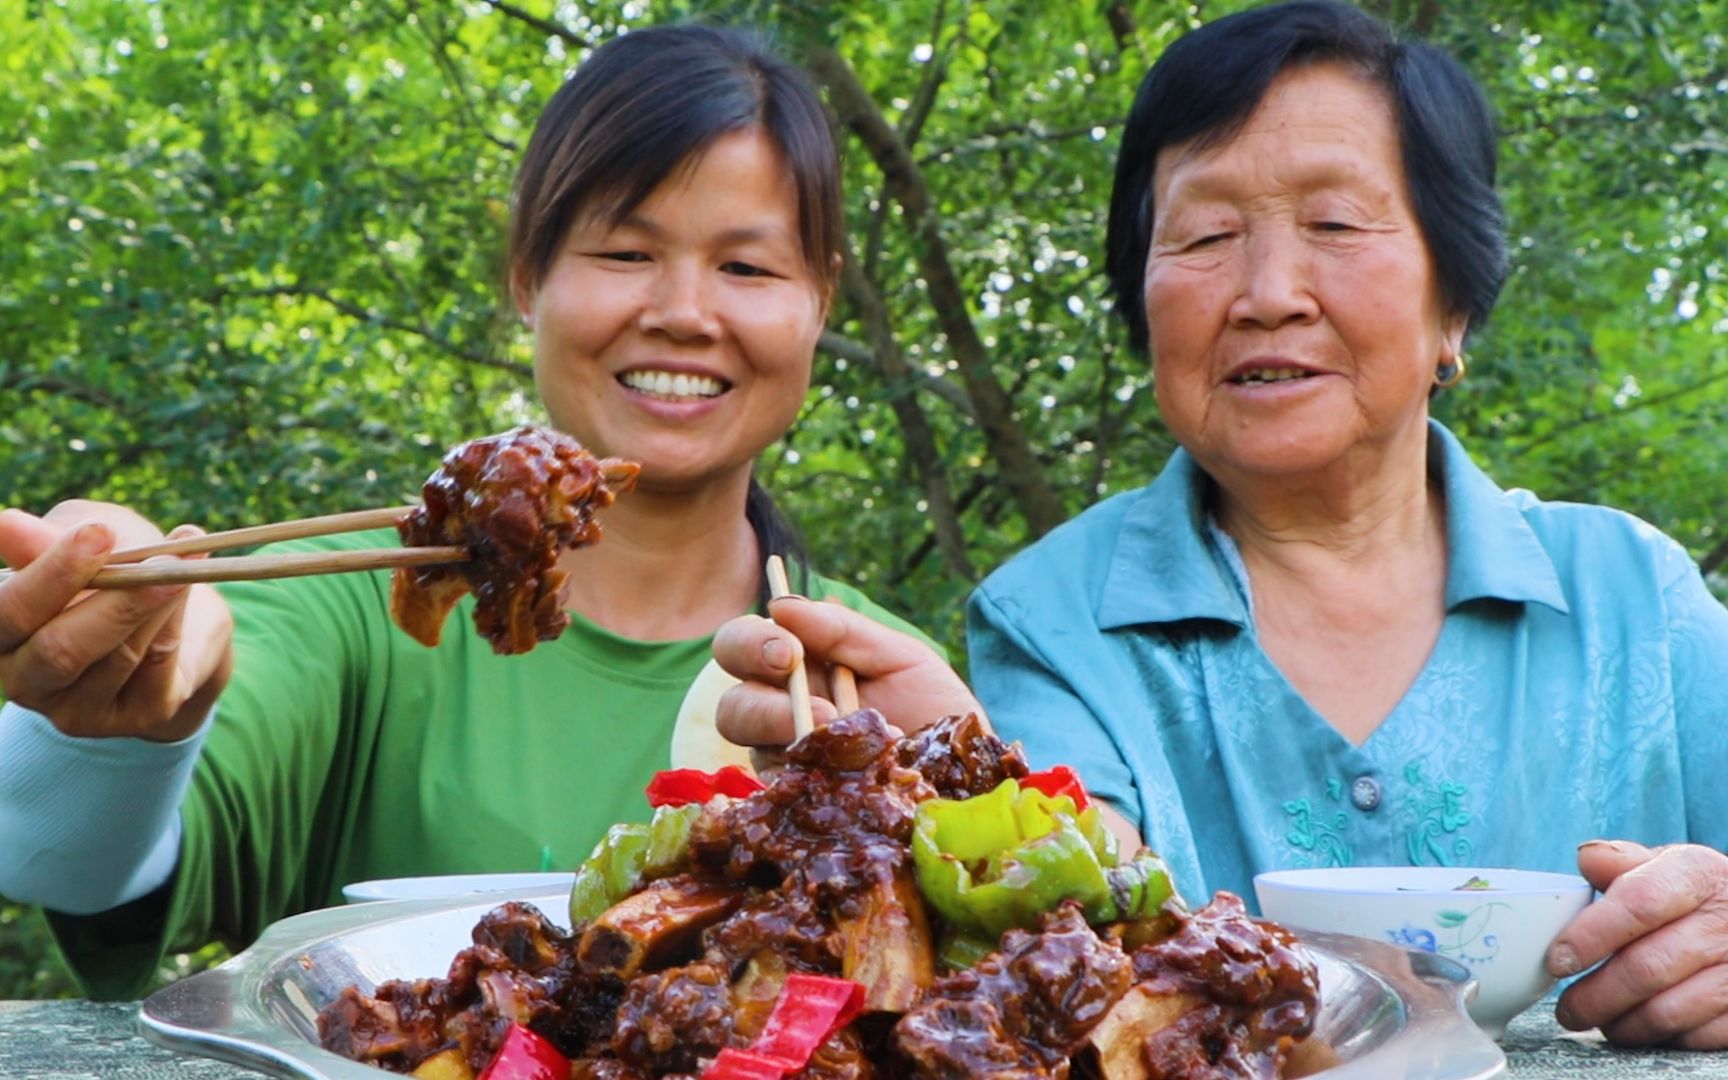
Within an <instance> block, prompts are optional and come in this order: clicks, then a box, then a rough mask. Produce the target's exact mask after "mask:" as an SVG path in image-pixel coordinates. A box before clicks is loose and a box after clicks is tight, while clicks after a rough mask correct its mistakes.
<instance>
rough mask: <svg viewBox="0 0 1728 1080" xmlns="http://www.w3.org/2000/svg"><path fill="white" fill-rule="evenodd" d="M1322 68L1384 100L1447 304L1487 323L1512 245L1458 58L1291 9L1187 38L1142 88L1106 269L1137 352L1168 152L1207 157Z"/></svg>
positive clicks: (1489, 145) (1374, 25)
mask: <svg viewBox="0 0 1728 1080" xmlns="http://www.w3.org/2000/svg"><path fill="white" fill-rule="evenodd" d="M1325 61H1336V62H1339V63H1343V64H1346V65H1349V66H1350V67H1353V68H1354V69H1356V70H1357V71H1358V72H1359V73H1360V74H1362V76H1363V77H1364V78H1366V79H1367V80H1368V81H1370V82H1372V83H1374V84H1375V85H1377V86H1379V87H1380V88H1381V89H1382V90H1384V91H1385V93H1386V96H1387V98H1388V100H1389V102H1390V103H1391V105H1392V109H1393V113H1394V115H1395V117H1396V119H1397V123H1398V132H1399V136H1400V140H1401V147H1400V149H1401V152H1402V156H1403V161H1404V174H1405V179H1406V182H1407V183H1408V184H1409V194H1410V203H1411V206H1412V207H1413V209H1414V210H1415V214H1416V223H1417V225H1418V226H1419V227H1420V228H1421V230H1422V237H1423V239H1424V240H1425V241H1426V242H1427V245H1428V251H1429V254H1430V255H1431V257H1432V258H1433V260H1434V268H1435V274H1436V276H1437V278H1438V280H1439V285H1440V296H1441V300H1442V301H1443V302H1444V303H1445V304H1446V307H1447V309H1448V310H1449V311H1451V312H1454V313H1457V312H1462V313H1464V314H1465V315H1466V316H1467V317H1468V320H1469V321H1468V328H1469V330H1471V331H1474V330H1475V329H1476V328H1478V327H1480V326H1481V325H1482V324H1483V323H1484V322H1486V321H1487V319H1488V313H1489V312H1491V311H1492V310H1493V309H1494V301H1495V298H1496V297H1498V296H1499V295H1500V287H1501V285H1503V284H1505V281H1506V239H1505V212H1504V211H1503V210H1502V208H1501V206H1500V196H1499V195H1498V194H1497V193H1496V192H1495V190H1494V173H1495V167H1496V163H1495V142H1494V139H1495V133H1494V118H1493V116H1492V115H1491V114H1490V112H1489V109H1488V101H1487V99H1486V98H1485V97H1484V96H1483V94H1482V90H1481V88H1480V87H1479V86H1477V85H1476V81H1475V80H1474V79H1472V78H1471V77H1470V75H1469V73H1468V72H1466V71H1465V70H1464V68H1463V67H1462V66H1460V65H1459V63H1458V62H1457V61H1456V60H1453V59H1452V58H1451V57H1450V56H1447V55H1446V54H1445V53H1443V52H1441V51H1440V50H1438V49H1436V48H1434V47H1433V46H1430V45H1427V44H1424V43H1422V42H1419V41H1408V42H1400V41H1398V40H1397V39H1396V38H1395V37H1394V36H1393V35H1392V32H1391V30H1390V29H1389V28H1388V27H1387V26H1386V24H1384V23H1382V22H1381V21H1380V20H1378V19H1376V18H1374V17H1373V16H1371V15H1368V14H1366V13H1365V12H1362V11H1359V10H1357V9H1356V8H1353V7H1350V6H1348V5H1346V4H1340V3H1332V2H1329V0H1293V2H1291V3H1284V4H1274V5H1272V6H1270V7H1263V8H1257V9H1254V10H1252V11H1243V12H1239V13H1237V14H1235V15H1230V16H1227V17H1225V18H1222V19H1219V20H1218V21H1217V22H1214V23H1208V24H1207V25H1205V26H1203V27H1201V28H1199V29H1198V30H1195V31H1193V32H1191V33H1189V34H1187V35H1185V36H1183V37H1182V38H1180V39H1178V40H1177V41H1176V42H1175V44H1173V45H1171V46H1170V47H1169V48H1168V49H1166V50H1164V55H1163V56H1161V57H1159V58H1158V62H1157V63H1156V64H1154V65H1152V70H1151V71H1148V72H1147V73H1146V78H1145V79H1144V80H1143V81H1142V82H1141V83H1140V90H1139V92H1138V93H1137V94H1136V95H1135V97H1134V107H1133V108H1132V109H1131V110H1130V111H1129V113H1128V123H1127V126H1126V128H1125V130H1124V131H1123V135H1122V149H1121V151H1120V154H1119V156H1118V157H1117V159H1116V184H1115V188H1114V189H1113V190H1112V192H1111V195H1110V224H1109V229H1108V232H1107V234H1106V239H1105V255H1104V262H1105V270H1106V272H1107V273H1108V274H1109V276H1110V289H1111V292H1112V293H1113V294H1114V296H1115V301H1116V310H1117V311H1118V312H1120V313H1121V315H1122V318H1123V319H1124V320H1125V321H1126V322H1127V324H1128V340H1129V344H1130V345H1131V346H1132V347H1133V348H1134V349H1135V350H1136V351H1138V352H1142V353H1144V352H1145V351H1146V349H1147V344H1148V343H1147V336H1148V332H1147V326H1146V308H1145V302H1144V299H1143V297H1142V293H1143V291H1144V288H1145V279H1146V253H1147V248H1148V246H1149V245H1150V243H1151V234H1152V211H1153V207H1152V176H1153V172H1154V170H1155V169H1156V167H1157V163H1158V153H1159V151H1161V150H1163V149H1165V148H1166V147H1169V146H1174V145H1176V144H1179V143H1185V142H1189V141H1190V140H1194V141H1196V142H1197V143H1198V144H1199V145H1201V146H1209V145H1216V144H1218V143H1221V142H1224V141H1226V140H1228V139H1229V138H1230V137H1231V136H1233V135H1234V134H1235V133H1236V132H1237V131H1239V130H1240V129H1241V127H1242V125H1243V124H1244V123H1246V122H1247V120H1248V118H1249V116H1250V115H1252V114H1253V112H1254V109H1255V107H1256V106H1258V105H1259V104H1260V99H1261V98H1263V97H1265V95H1266V91H1267V89H1268V88H1269V87H1270V86H1271V85H1272V82H1273V80H1275V79H1276V78H1277V77H1278V76H1279V75H1280V74H1281V73H1282V72H1284V71H1285V70H1286V69H1288V68H1293V67H1299V66H1302V65H1305V64H1313V63H1320V62H1325Z"/></svg>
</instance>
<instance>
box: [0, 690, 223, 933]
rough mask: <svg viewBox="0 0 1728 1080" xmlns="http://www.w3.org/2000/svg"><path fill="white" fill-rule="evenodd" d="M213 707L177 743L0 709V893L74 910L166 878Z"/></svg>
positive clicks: (97, 907)
mask: <svg viewBox="0 0 1728 1080" xmlns="http://www.w3.org/2000/svg"><path fill="white" fill-rule="evenodd" d="M214 716H215V712H214V711H212V712H211V714H210V716H209V717H206V718H205V720H204V723H203V725H202V726H201V727H199V729H198V730H197V731H196V732H195V733H193V734H192V735H190V736H188V737H186V738H185V739H182V740H180V741H178V742H171V743H161V742H153V741H151V740H148V739H129V738H107V739H86V738H74V737H72V736H69V735H65V734H62V733H61V732H60V731H59V729H57V728H55V727H54V725H53V724H52V723H51V722H49V720H48V718H47V717H45V716H43V715H42V714H41V713H38V712H33V711H31V710H29V709H26V708H23V707H21V706H19V705H16V704H13V703H11V702H8V703H7V704H6V705H5V707H4V708H0V894H3V895H5V896H7V897H8V898H10V899H12V900H14V901H17V902H19V903H25V904H37V905H40V906H42V907H45V908H50V909H52V910H54V911H63V912H66V913H68V914H73V915H90V914H94V913H96V912H99V911H107V910H108V909H110V908H113V907H118V906H119V905H121V904H124V903H127V902H128V901H131V900H136V899H138V898H139V897H142V896H145V895H147V894H149V893H151V892H153V891H154V890H156V889H157V888H159V887H161V886H162V885H163V884H164V883H165V882H167V880H168V879H169V877H170V876H172V875H173V873H174V867H175V865H176V864H177V863H178V862H179V858H180V809H179V808H180V800H181V798H182V797H183V796H184V795H185V793H186V788H187V785H188V784H190V783H191V781H192V769H193V767H194V766H195V765H196V764H197V763H198V753H199V750H200V749H201V748H202V747H203V745H204V736H205V734H206V733H207V732H208V731H209V730H210V724H211V720H212V718H213V717H214Z"/></svg>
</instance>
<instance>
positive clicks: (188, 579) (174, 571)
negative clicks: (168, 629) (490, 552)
mask: <svg viewBox="0 0 1728 1080" xmlns="http://www.w3.org/2000/svg"><path fill="white" fill-rule="evenodd" d="M412 509H414V507H413V506H388V507H382V508H380V509H377V510H356V511H352V512H349V513H345V514H325V515H323V516H321V517H311V518H300V519H298V520H295V521H279V522H275V523H273V524H270V525H253V526H249V527H247V528H244V529H229V530H227V531H225V532H216V533H209V534H207V535H204V536H191V537H187V538H185V539H182V540H164V541H162V542H161V543H156V544H145V545H141V546H139V547H131V548H121V549H119V550H117V551H115V552H113V553H112V554H110V555H109V556H108V565H107V566H106V567H104V568H103V569H102V570H100V571H98V572H97V574H96V576H95V577H94V578H92V579H91V581H90V585H91V587H93V588H98V589H133V588H138V587H140V586H143V585H188V584H193V583H197V582H207V581H254V580H264V579H268V578H284V577H302V576H305V575H308V574H340V573H350V572H353V571H356V570H383V569H389V568H392V567H398V566H428V565H433V564H436V563H450V562H461V561H463V560H464V559H466V558H468V551H467V549H466V548H461V547H392V548H370V549H366V550H362V551H295V552H283V553H281V554H276V555H239V556H233V557H230V558H226V559H199V560H197V561H195V562H166V561H164V562H157V563H149V564H145V563H143V560H144V559H148V558H151V557H153V556H156V555H201V554H205V553H207V552H211V551H223V550H226V549H228V548H237V547H246V546H249V545H253V544H267V543H271V542H273V541H277V540H301V539H305V538H306V537H310V536H333V535H335V534H337V533H348V532H357V531H359V530H361V529H378V528H383V527H385V526H387V525H394V524H396V522H397V520H398V519H399V518H401V517H402V515H403V514H406V513H407V512H408V511H410V510H412ZM14 573H16V571H13V570H0V582H4V581H5V580H6V579H7V578H8V577H10V576H12V574H14Z"/></svg>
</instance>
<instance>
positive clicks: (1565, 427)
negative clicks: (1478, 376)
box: [1518, 371, 1728, 453]
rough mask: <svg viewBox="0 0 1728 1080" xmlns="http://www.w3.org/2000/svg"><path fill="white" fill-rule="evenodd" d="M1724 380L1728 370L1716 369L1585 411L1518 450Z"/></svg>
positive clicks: (1672, 399) (1726, 377) (1659, 403)
mask: <svg viewBox="0 0 1728 1080" xmlns="http://www.w3.org/2000/svg"><path fill="white" fill-rule="evenodd" d="M1725 380H1728V371H1718V372H1716V373H1715V374H1713V375H1706V376H1705V377H1704V378H1702V379H1699V380H1698V381H1697V382H1691V383H1687V384H1686V385H1685V386H1677V387H1675V388H1674V389H1672V390H1669V391H1666V392H1665V393H1661V394H1655V395H1653V396H1651V397H1641V398H1639V399H1638V400H1637V401H1634V402H1633V403H1632V404H1630V405H1627V406H1626V407H1625V408H1620V409H1614V410H1612V411H1610V412H1587V413H1585V414H1584V415H1583V416H1580V417H1578V418H1576V419H1574V420H1569V421H1567V422H1566V423H1564V424H1556V425H1554V426H1553V427H1552V428H1550V429H1549V430H1548V431H1546V432H1544V433H1542V434H1541V435H1538V436H1536V437H1535V438H1534V439H1531V440H1530V441H1529V442H1527V443H1522V444H1520V445H1519V447H1518V450H1519V452H1520V453H1523V452H1526V451H1528V450H1532V449H1534V448H1535V447H1538V446H1541V445H1543V444H1544V443H1550V442H1553V441H1554V440H1555V439H1558V438H1560V437H1561V436H1562V435H1571V434H1572V433H1573V432H1574V431H1576V430H1577V429H1578V428H1579V427H1580V426H1581V425H1583V424H1594V423H1598V422H1600V421H1603V420H1618V419H1620V418H1621V417H1625V416H1630V415H1631V414H1633V413H1635V412H1638V411H1640V410H1642V409H1654V408H1656V407H1657V406H1659V405H1666V404H1668V403H1669V402H1670V401H1678V400H1679V399H1680V398H1683V397H1687V396H1689V395H1691V394H1696V393H1697V392H1698V391H1700V390H1704V389H1707V388H1709V387H1711V386H1714V385H1716V384H1717V383H1719V382H1723V381H1725Z"/></svg>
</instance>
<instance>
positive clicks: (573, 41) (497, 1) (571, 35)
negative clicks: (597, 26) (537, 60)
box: [484, 0, 594, 49]
mask: <svg viewBox="0 0 1728 1080" xmlns="http://www.w3.org/2000/svg"><path fill="white" fill-rule="evenodd" d="M484 2H485V4H486V6H487V7H489V8H491V9H492V10H493V11H496V12H498V13H499V14H500V15H508V16H509V17H510V18H512V19H516V20H517V21H519V22H525V23H527V24H528V25H529V26H532V27H533V28H534V29H536V30H538V31H540V32H541V33H543V34H545V35H546V36H547V37H555V38H558V39H559V40H560V41H563V42H565V43H566V44H569V45H574V46H576V47H577V48H578V49H592V48H593V47H594V43H593V42H592V41H589V40H588V39H587V38H585V37H583V36H582V35H581V34H578V33H577V32H576V31H574V30H572V29H570V28H569V27H567V26H565V25H563V24H562V23H555V22H553V21H552V20H551V19H542V18H540V17H539V16H538V15H530V14H528V13H527V12H526V11H523V10H522V9H521V8H519V7H517V6H516V5H515V4H507V3H505V2H504V0H484Z"/></svg>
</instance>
